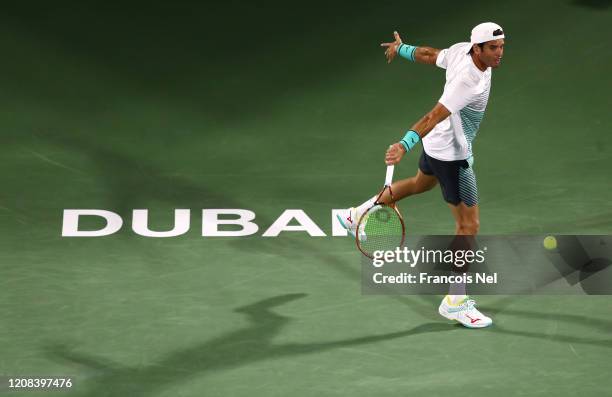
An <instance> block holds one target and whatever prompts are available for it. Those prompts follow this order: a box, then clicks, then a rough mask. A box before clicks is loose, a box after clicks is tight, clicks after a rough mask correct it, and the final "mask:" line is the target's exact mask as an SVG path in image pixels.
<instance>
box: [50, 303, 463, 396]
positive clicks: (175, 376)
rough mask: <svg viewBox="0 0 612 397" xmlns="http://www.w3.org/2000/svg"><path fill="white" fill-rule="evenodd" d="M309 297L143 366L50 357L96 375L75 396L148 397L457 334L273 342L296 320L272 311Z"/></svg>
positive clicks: (54, 352)
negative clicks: (330, 355)
mask: <svg viewBox="0 0 612 397" xmlns="http://www.w3.org/2000/svg"><path fill="white" fill-rule="evenodd" d="M305 296H306V294H287V295H280V296H275V297H272V298H268V299H264V300H261V301H258V302H256V303H253V304H250V305H247V306H243V307H239V308H237V309H235V310H234V311H235V312H237V313H241V314H244V315H245V316H246V317H247V319H248V320H249V325H248V326H247V327H245V328H243V329H240V330H237V331H234V332H231V333H229V334H226V335H223V336H220V337H218V338H215V339H212V340H209V341H207V342H205V343H202V344H200V345H196V346H193V347H191V348H188V349H184V350H179V351H175V352H172V353H169V354H167V355H166V356H164V357H162V358H160V359H159V360H158V361H156V362H154V363H152V364H150V365H147V366H143V367H126V366H122V365H120V364H117V363H113V362H110V361H107V360H105V359H103V358H100V357H97V356H93V355H88V354H85V353H80V352H76V351H73V350H71V349H70V348H69V347H67V346H65V345H54V346H50V347H48V348H47V349H46V355H47V357H49V358H50V359H52V360H54V361H60V362H63V363H68V364H73V365H80V366H83V367H86V368H88V369H89V370H91V371H92V374H91V376H90V377H89V378H88V379H87V380H82V381H80V382H79V380H78V379H76V380H75V388H74V392H75V393H78V394H80V395H83V396H89V395H92V396H93V395H96V396H102V395H112V396H148V395H151V394H154V393H155V392H159V391H161V390H162V389H164V388H167V387H172V385H173V384H175V383H177V382H181V381H186V380H189V379H192V378H193V377H201V376H204V375H206V374H208V373H211V372H215V371H220V370H227V369H231V368H236V367H242V366H246V365H249V364H251V363H254V362H260V361H266V360H273V359H279V358H284V357H294V356H299V355H306V354H316V353H324V352H326V351H329V350H333V349H339V348H343V347H350V346H359V345H366V344H371V343H377V342H384V341H388V340H393V339H399V338H404V337H408V336H414V335H419V334H426V333H432V332H440V331H453V330H454V329H453V327H449V326H448V325H446V324H443V323H426V324H421V325H419V326H417V327H414V328H412V329H409V330H404V331H396V332H389V333H385V334H379V335H369V336H363V337H359V338H350V339H344V340H335V341H329V342H321V343H303V344H300V343H287V344H281V345H277V344H274V343H273V342H272V340H273V338H274V337H275V336H277V335H278V334H279V333H280V332H281V330H282V329H283V327H285V326H286V325H287V324H288V323H290V322H291V318H290V317H287V316H284V315H280V314H277V313H275V312H274V311H272V309H273V308H275V307H277V306H280V305H282V304H285V303H289V302H291V301H293V300H296V299H300V298H303V297H305Z"/></svg>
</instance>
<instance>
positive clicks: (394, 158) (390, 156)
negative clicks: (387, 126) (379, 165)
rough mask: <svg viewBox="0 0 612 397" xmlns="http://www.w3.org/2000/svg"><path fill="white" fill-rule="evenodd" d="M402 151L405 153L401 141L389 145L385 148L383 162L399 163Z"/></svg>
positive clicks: (389, 163)
mask: <svg viewBox="0 0 612 397" xmlns="http://www.w3.org/2000/svg"><path fill="white" fill-rule="evenodd" d="M404 153H406V149H404V145H402V144H401V143H399V142H398V143H394V144H393V145H390V146H389V148H388V149H387V153H385V163H386V164H387V165H395V164H397V163H399V162H400V160H401V159H402V157H404Z"/></svg>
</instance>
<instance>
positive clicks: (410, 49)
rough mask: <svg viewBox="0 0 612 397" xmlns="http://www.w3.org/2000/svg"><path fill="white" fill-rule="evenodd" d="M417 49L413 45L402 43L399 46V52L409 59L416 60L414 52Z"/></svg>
mask: <svg viewBox="0 0 612 397" xmlns="http://www.w3.org/2000/svg"><path fill="white" fill-rule="evenodd" d="M416 49H417V48H416V47H415V46H413V45H410V44H404V43H402V44H400V45H399V47H398V48H397V53H398V54H399V56H401V57H402V58H406V59H407V60H409V61H412V62H414V53H415V51H416Z"/></svg>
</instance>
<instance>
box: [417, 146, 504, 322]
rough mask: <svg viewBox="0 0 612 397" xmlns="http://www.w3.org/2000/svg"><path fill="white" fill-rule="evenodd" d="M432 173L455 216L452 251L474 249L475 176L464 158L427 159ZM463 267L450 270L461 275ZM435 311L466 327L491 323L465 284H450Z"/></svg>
mask: <svg viewBox="0 0 612 397" xmlns="http://www.w3.org/2000/svg"><path fill="white" fill-rule="evenodd" d="M429 164H430V165H431V167H432V169H433V171H434V174H435V175H436V177H437V178H438V181H439V182H440V187H441V190H442V195H443V197H444V200H445V201H446V202H447V203H448V205H449V207H450V208H451V213H452V214H453V217H454V218H455V225H456V227H455V234H456V236H455V239H454V240H453V242H452V245H451V247H450V248H451V249H452V250H474V249H475V236H476V234H477V233H478V228H479V225H480V219H479V217H480V213H479V207H478V189H477V185H476V175H475V174H474V170H473V169H472V167H471V164H470V163H469V162H468V161H467V160H459V161H440V160H436V159H432V158H429ZM467 270H468V269H467V267H466V266H463V267H457V266H454V267H453V271H456V272H458V273H459V274H462V273H464V272H466V271H467ZM438 312H439V313H440V314H441V315H442V316H444V317H446V318H448V319H451V320H457V321H459V322H460V323H461V324H463V325H464V326H466V327H469V328H483V327H487V326H489V325H491V324H492V322H493V321H492V320H491V319H490V318H489V317H487V316H485V315H484V314H482V313H480V312H479V311H478V310H477V309H476V308H475V302H474V300H473V299H470V298H469V297H468V296H467V292H466V288H465V283H454V284H451V285H450V288H449V293H448V295H446V296H445V297H444V299H443V300H442V303H440V307H439V308H438Z"/></svg>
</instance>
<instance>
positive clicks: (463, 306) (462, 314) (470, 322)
mask: <svg viewBox="0 0 612 397" xmlns="http://www.w3.org/2000/svg"><path fill="white" fill-rule="evenodd" d="M475 306H476V302H475V301H474V300H473V299H470V297H469V296H466V297H465V298H463V300H461V301H459V302H457V303H455V304H453V303H452V301H451V297H450V296H449V295H446V296H445V297H444V299H442V303H440V307H439V308H438V313H440V315H441V316H442V317H446V318H448V319H449V320H455V321H458V322H460V323H461V324H462V325H463V326H464V327H468V328H484V327H488V326H490V325H491V324H493V320H491V319H490V318H489V317H487V316H485V315H484V314H482V313H481V312H479V311H478V309H476V307H475Z"/></svg>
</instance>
